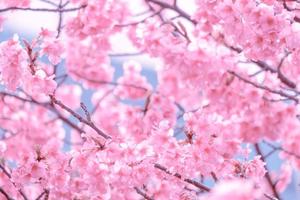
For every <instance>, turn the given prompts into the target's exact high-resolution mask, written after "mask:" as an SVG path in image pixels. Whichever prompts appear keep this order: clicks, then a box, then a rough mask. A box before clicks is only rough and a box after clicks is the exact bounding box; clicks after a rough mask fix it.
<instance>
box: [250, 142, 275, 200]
mask: <svg viewBox="0 0 300 200" xmlns="http://www.w3.org/2000/svg"><path fill="white" fill-rule="evenodd" d="M254 147H255V151H256V153H257V155H260V159H261V161H263V162H264V163H266V161H265V157H264V155H263V153H262V151H261V150H260V147H259V144H254ZM265 169H266V171H267V172H266V175H265V177H266V180H267V182H268V184H269V186H270V189H271V190H272V192H273V194H274V196H275V197H276V198H277V199H278V200H280V196H279V193H278V192H277V190H276V187H275V185H274V184H273V181H272V178H271V176H270V173H269V170H268V167H267V166H266V165H265Z"/></svg>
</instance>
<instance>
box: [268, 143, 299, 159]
mask: <svg viewBox="0 0 300 200" xmlns="http://www.w3.org/2000/svg"><path fill="white" fill-rule="evenodd" d="M263 143H264V144H266V145H268V146H269V147H271V148H272V149H273V150H272V151H282V152H284V153H286V154H288V155H290V156H294V157H295V158H297V159H300V155H297V154H295V153H293V152H290V151H288V150H286V149H284V148H282V147H281V146H280V147H278V146H275V145H273V144H271V143H269V142H267V141H263ZM265 157H266V156H265Z"/></svg>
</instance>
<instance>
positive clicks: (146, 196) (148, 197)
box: [134, 187, 154, 200]
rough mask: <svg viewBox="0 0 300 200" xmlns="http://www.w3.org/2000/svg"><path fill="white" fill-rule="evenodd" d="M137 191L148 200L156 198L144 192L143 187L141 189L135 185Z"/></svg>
mask: <svg viewBox="0 0 300 200" xmlns="http://www.w3.org/2000/svg"><path fill="white" fill-rule="evenodd" d="M134 189H135V191H136V193H138V194H139V195H141V196H142V197H144V199H147V200H154V199H153V198H152V197H150V196H148V195H147V194H146V193H145V192H143V191H142V190H141V189H139V188H138V187H134Z"/></svg>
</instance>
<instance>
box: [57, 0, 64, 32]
mask: <svg viewBox="0 0 300 200" xmlns="http://www.w3.org/2000/svg"><path fill="white" fill-rule="evenodd" d="M57 8H58V9H59V13H58V24H57V29H56V30H57V35H56V38H59V36H60V33H61V29H62V20H63V12H62V11H61V9H63V6H62V0H60V1H59V5H58V6H57Z"/></svg>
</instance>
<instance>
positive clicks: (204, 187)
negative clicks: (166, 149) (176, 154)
mask: <svg viewBox="0 0 300 200" xmlns="http://www.w3.org/2000/svg"><path fill="white" fill-rule="evenodd" d="M154 167H155V168H157V169H159V170H161V171H164V172H166V173H167V174H169V175H173V176H175V177H176V178H178V179H181V180H183V181H184V182H186V183H189V184H192V185H194V186H195V187H197V188H199V189H200V190H202V191H205V192H209V191H210V188H209V187H207V186H205V185H203V184H201V183H199V182H197V181H194V180H192V179H189V178H183V177H182V176H181V175H180V174H179V173H172V172H170V171H169V170H168V169H167V168H166V167H164V166H162V165H160V164H155V165H154Z"/></svg>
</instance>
